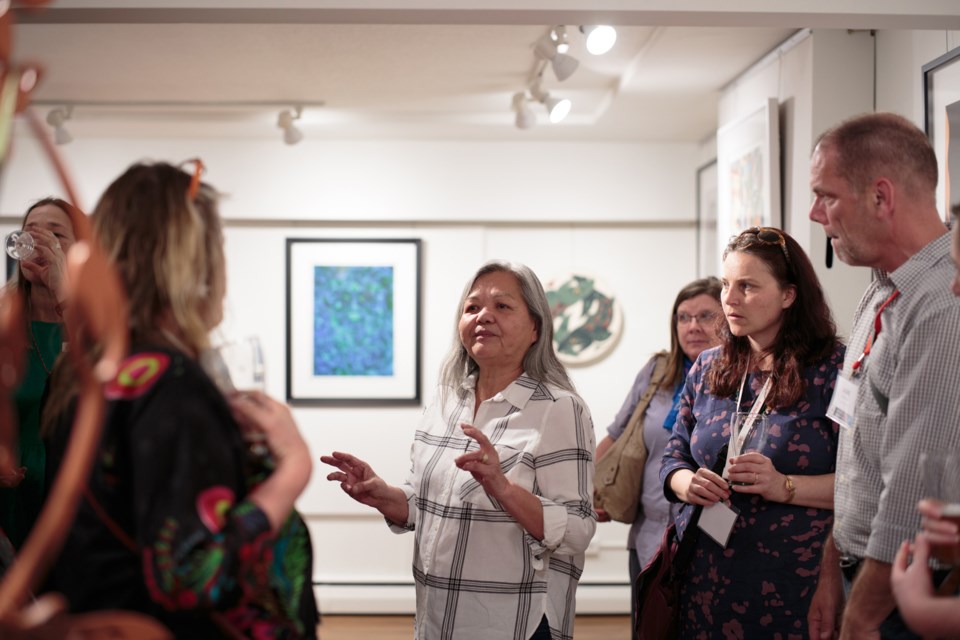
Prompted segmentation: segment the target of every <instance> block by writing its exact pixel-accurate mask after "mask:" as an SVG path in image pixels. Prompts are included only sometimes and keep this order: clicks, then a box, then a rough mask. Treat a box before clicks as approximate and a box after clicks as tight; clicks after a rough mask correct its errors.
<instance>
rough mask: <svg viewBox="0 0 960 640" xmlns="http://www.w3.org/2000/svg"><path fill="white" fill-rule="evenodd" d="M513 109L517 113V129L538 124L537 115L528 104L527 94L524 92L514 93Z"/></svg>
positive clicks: (515, 122)
mask: <svg viewBox="0 0 960 640" xmlns="http://www.w3.org/2000/svg"><path fill="white" fill-rule="evenodd" d="M513 110H514V111H515V112H516V114H517V118H516V120H515V121H514V124H516V125H517V129H529V128H531V127H533V126H534V125H535V124H537V116H536V115H534V113H533V110H532V109H531V108H530V106H529V105H528V104H527V94H525V93H524V92H522V91H518V92H517V93H515V94H513Z"/></svg>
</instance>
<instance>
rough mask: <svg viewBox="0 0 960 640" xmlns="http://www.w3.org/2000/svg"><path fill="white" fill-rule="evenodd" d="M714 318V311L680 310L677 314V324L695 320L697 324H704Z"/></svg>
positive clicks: (715, 315) (715, 313) (715, 314)
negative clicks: (687, 311) (685, 311)
mask: <svg viewBox="0 0 960 640" xmlns="http://www.w3.org/2000/svg"><path fill="white" fill-rule="evenodd" d="M716 318H717V312H716V311H701V312H700V313H693V314H690V313H683V312H681V313H678V314H677V324H690V323H691V322H693V321H694V320H696V321H697V323H698V324H700V325H705V324H708V323H710V322H713V321H714V320H716Z"/></svg>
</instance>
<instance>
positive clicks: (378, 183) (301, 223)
mask: <svg viewBox="0 0 960 640" xmlns="http://www.w3.org/2000/svg"><path fill="white" fill-rule="evenodd" d="M957 45H960V38H958V36H957V32H942V31H941V32H909V31H908V32H889V31H888V32H879V33H878V34H877V37H876V60H877V72H876V77H877V82H876V103H877V104H876V107H877V108H878V109H890V110H895V111H900V112H903V113H905V114H907V115H910V116H911V117H913V118H914V120H915V121H916V122H918V124H921V125H922V122H923V113H922V96H921V94H920V82H919V77H920V71H919V70H920V67H921V66H922V65H923V64H925V63H926V62H928V61H929V60H932V59H933V58H935V57H937V56H938V55H941V54H942V53H944V52H946V50H948V48H951V47H953V46H957ZM873 46H874V43H873V41H872V40H871V39H870V36H869V34H864V33H855V34H847V32H846V31H833V32H823V31H815V32H814V33H813V35H812V37H811V38H809V39H807V40H805V41H803V42H800V43H799V44H796V45H795V46H794V47H793V48H791V49H790V50H789V51H786V52H784V53H783V55H780V56H775V57H772V58H770V59H768V60H766V61H765V63H764V64H762V65H760V66H758V67H757V68H755V69H753V70H751V71H750V72H749V73H747V74H745V75H744V76H743V77H742V78H739V79H738V80H737V81H735V82H734V83H732V84H731V85H730V86H729V87H728V88H727V89H726V90H725V91H724V93H723V96H722V100H721V104H720V112H719V115H720V123H721V124H723V123H726V122H729V121H731V120H734V119H736V118H737V117H739V116H740V115H742V114H744V113H746V112H749V111H750V110H752V109H754V108H756V105H757V104H758V103H759V101H761V100H763V99H765V98H766V97H767V96H776V97H777V98H778V100H779V102H780V105H781V109H780V116H781V130H782V132H783V133H782V139H781V148H782V152H783V175H784V184H783V187H782V191H783V199H784V203H785V206H784V225H785V226H786V228H787V230H788V231H790V232H791V233H792V234H794V235H795V236H796V237H797V239H798V241H799V242H800V243H801V244H802V245H804V246H805V247H806V248H807V249H809V250H810V251H811V256H812V259H813V260H814V264H820V265H822V254H823V246H824V242H823V235H822V231H821V230H820V229H819V227H817V226H811V225H809V223H808V221H807V220H806V212H807V207H808V206H809V201H810V200H809V189H808V167H809V155H810V152H811V149H812V142H813V140H814V139H815V137H816V135H817V134H818V133H819V132H820V131H821V130H822V128H825V127H826V126H829V125H830V124H833V123H834V122H836V121H837V120H839V119H840V118H842V117H845V116H846V115H852V114H854V113H858V112H862V111H869V110H872V109H873V90H874V87H873V80H872V79H873V73H874V72H873V67H872V65H873V60H874V57H873ZM15 143H16V145H17V146H16V153H15V154H14V156H13V160H12V161H11V163H10V164H9V166H8V167H7V168H6V171H5V174H4V180H3V189H2V190H0V212H2V214H3V215H2V216H0V232H5V231H7V230H9V229H10V228H12V226H13V225H14V224H15V223H16V221H17V220H18V219H19V215H20V212H22V210H23V209H24V208H25V206H26V205H27V203H28V202H30V201H32V200H34V199H36V198H38V197H40V196H43V195H47V194H49V193H59V188H58V187H57V183H56V180H55V176H54V174H53V172H52V171H51V169H50V167H49V166H48V165H47V164H46V162H45V161H44V160H43V159H42V158H41V156H40V155H39V154H38V151H37V148H36V147H35V145H34V144H33V143H32V142H31V141H30V140H29V139H24V138H23V136H22V135H21V134H18V137H17V139H16V141H15ZM713 144H714V143H713V141H712V140H708V141H705V142H704V144H703V145H701V146H700V147H699V148H697V147H696V146H694V145H686V144H657V145H633V144H585V143H569V144H568V143H530V144H519V143H482V142H459V141H448V142H418V141H394V142H385V143H378V142H369V141H353V142H351V141H337V142H325V143H320V142H310V141H304V143H302V144H301V145H298V146H297V147H293V148H290V147H284V146H282V145H280V144H278V143H276V142H274V141H263V140H246V141H245V140H233V141H226V140H160V139H142V140H132V139H100V140H78V141H76V142H74V143H73V144H71V145H70V146H68V147H64V148H63V151H64V154H65V156H66V158H67V160H68V165H69V167H70V169H71V172H72V174H73V175H74V177H75V179H76V182H77V187H78V191H79V194H80V198H81V202H82V203H83V204H85V205H86V206H88V207H91V206H92V205H93V203H94V201H95V199H96V198H97V196H98V195H99V193H100V191H101V190H102V189H103V188H104V187H105V186H106V185H107V183H108V182H109V181H110V180H112V179H113V178H114V177H115V176H116V175H118V174H119V173H120V172H121V171H122V170H123V168H125V167H126V166H127V165H128V164H129V163H131V162H133V161H135V160H138V159H141V158H153V159H164V160H170V161H179V160H183V159H186V158H190V157H194V156H198V155H199V156H201V157H203V159H204V160H205V162H206V163H207V165H208V167H209V173H208V174H207V178H208V180H209V181H210V182H212V183H213V184H215V185H217V186H218V187H219V188H220V189H222V190H223V191H226V192H228V194H229V198H228V199H227V200H226V201H225V202H224V203H223V207H222V212H223V214H224V216H225V218H226V220H227V223H226V224H227V229H226V242H227V259H228V267H229V274H228V277H229V282H230V291H229V296H228V301H227V317H226V320H225V323H224V327H223V333H224V334H226V335H245V334H257V335H259V336H260V337H261V338H262V339H263V341H264V346H265V350H266V358H267V364H268V389H269V391H270V392H271V393H272V394H274V395H276V396H282V395H283V393H284V389H285V380H284V378H283V376H284V369H285V366H284V359H285V340H286V337H285V317H284V314H285V310H284V309H285V289H284V286H285V283H284V239H285V238H287V237H326V238H329V237H343V238H346V237H350V238H357V237H391V238H393V237H416V238H421V239H423V251H424V274H423V286H424V292H423V293H424V304H423V310H422V314H423V351H422V357H423V371H424V379H423V388H424V390H425V394H426V395H429V390H430V389H431V387H432V386H433V384H434V383H435V380H436V372H437V368H438V366H439V363H440V361H441V359H442V358H443V356H444V354H445V352H446V350H447V348H448V346H449V344H450V340H451V339H452V329H453V327H452V323H453V311H454V309H453V307H454V305H455V303H456V298H457V295H458V294H459V291H460V289H461V287H462V286H463V283H464V281H465V279H466V278H467V277H468V275H469V274H470V273H471V272H472V271H473V270H474V269H475V268H476V267H477V266H478V265H479V264H480V263H482V262H483V261H485V260H486V259H489V258H493V257H500V258H508V259H512V260H517V261H521V262H525V263H527V264H529V265H530V266H532V267H533V268H534V270H536V271H537V273H538V274H540V276H541V277H542V278H543V279H545V280H546V279H549V278H550V277H552V276H553V275H560V274H563V273H565V272H568V271H572V270H578V271H584V272H590V273H594V274H597V275H599V276H601V277H602V278H603V279H604V280H606V281H607V282H608V283H609V284H610V285H611V288H612V290H614V291H616V292H617V293H618V294H619V295H620V297H621V301H622V303H623V306H624V314H625V329H624V335H623V339H622V341H621V342H620V344H619V346H618V347H617V349H616V350H615V351H614V352H613V353H612V354H611V355H610V356H609V357H608V358H607V359H605V360H603V361H601V362H599V363H597V364H595V365H593V366H589V367H585V368H578V369H574V370H572V375H573V378H574V381H575V383H576V384H577V386H578V388H579V389H580V391H581V393H582V395H583V396H584V398H585V399H586V401H587V403H588V405H589V406H590V408H591V410H592V413H593V417H594V423H595V426H596V430H597V434H598V437H602V435H603V429H604V427H605V426H606V425H607V423H609V421H610V420H611V419H612V417H613V415H614V413H615V412H616V410H617V409H618V408H619V406H620V402H621V401H622V398H623V396H624V394H625V393H626V391H627V388H628V386H629V384H630V382H631V381H632V379H633V376H634V375H635V373H636V370H637V368H638V367H639V366H640V365H641V364H642V363H643V362H644V361H645V359H646V358H647V357H648V356H649V354H650V353H652V352H653V351H655V350H656V349H659V348H662V347H664V346H666V344H667V341H668V329H667V327H668V317H667V316H668V314H669V308H670V303H671V302H672V298H673V296H674V294H675V292H676V291H677V289H679V287H680V286H682V285H683V284H685V283H686V282H688V281H689V280H691V279H692V278H694V277H695V263H694V244H695V233H694V229H693V220H694V216H695V213H694V210H695V193H694V184H695V182H694V180H695V172H696V167H697V166H699V165H700V164H702V163H703V162H704V161H705V160H706V159H709V157H712V156H713V155H714V148H713ZM820 269H821V270H820V275H821V277H822V278H823V279H824V281H825V285H826V286H827V289H828V295H829V296H830V298H831V303H832V305H833V308H834V311H835V313H836V315H837V320H838V322H839V323H840V325H841V327H845V326H848V324H849V319H850V317H851V316H852V307H851V308H850V309H849V310H848V309H847V307H849V306H850V305H853V304H855V302H856V299H857V298H858V297H859V295H860V292H861V291H862V290H863V288H864V285H865V279H866V278H867V277H868V275H867V274H866V273H865V270H862V269H861V270H855V269H851V270H850V271H851V272H852V273H851V280H847V279H845V278H846V275H845V274H846V272H845V269H846V267H845V266H843V265H840V264H838V262H835V263H834V269H833V270H831V272H828V273H827V272H825V271H824V270H823V269H822V267H820ZM858 278H859V279H860V280H858ZM419 413H420V409H418V408H369V409H365V408H355V409H348V408H330V409H319V408H297V409H295V415H296V417H297V419H298V422H299V423H300V425H301V428H302V429H303V431H304V433H305V434H306V437H307V440H308V442H309V444H310V447H311V449H312V451H313V453H314V455H315V457H316V456H319V454H320V453H322V452H326V451H330V450H332V449H344V450H348V451H352V452H354V453H356V454H357V455H360V456H362V457H365V458H366V459H367V460H368V461H369V462H371V463H372V464H373V466H374V467H375V468H376V469H377V470H378V471H379V472H380V473H381V474H382V475H383V476H384V477H386V478H387V479H388V480H390V481H392V482H397V481H400V480H401V479H402V477H403V475H404V473H405V471H406V469H407V461H406V455H407V451H408V448H409V443H410V439H411V434H412V431H413V429H414V428H415V426H416V423H417V420H418V417H419ZM324 476H325V471H324V470H322V469H319V468H317V469H316V470H315V473H314V478H313V481H312V482H311V484H310V486H309V488H308V490H307V492H306V494H305V495H304V496H303V498H302V500H301V501H300V503H299V507H300V508H301V510H302V511H303V512H304V514H305V515H306V516H307V519H308V522H309V524H310V527H311V529H312V531H313V534H314V543H315V547H316V554H317V559H316V572H315V578H316V580H318V581H319V582H321V583H322V586H321V587H320V588H319V589H318V593H319V594H320V596H321V605H322V607H323V609H324V610H326V611H328V612H337V611H340V612H350V611H368V612H391V611H410V610H412V604H413V593H412V587H410V586H409V585H410V583H411V577H410V569H409V565H410V554H411V549H412V537H411V536H394V535H393V534H390V533H389V532H388V531H387V530H386V528H385V527H384V526H383V524H382V522H381V521H380V520H379V519H378V518H376V517H373V516H372V515H371V514H370V513H369V512H368V511H366V510H364V509H363V508H362V507H360V506H359V505H356V504H354V503H353V502H352V501H350V500H349V499H348V498H346V497H345V496H342V495H340V493H339V489H338V488H337V487H335V486H333V485H329V484H328V483H326V482H325V481H324V480H323V477H324ZM626 529H627V527H626V526H624V525H619V524H605V525H601V526H600V527H599V528H598V534H597V537H596V540H595V541H594V545H593V547H592V548H591V555H590V557H589V559H588V562H587V566H586V572H585V574H584V579H583V581H582V588H581V591H580V597H579V603H580V608H581V610H582V611H621V612H622V611H626V610H627V607H628V597H627V590H626V586H625V585H626V553H625V552H624V550H623V549H624V546H625V538H626ZM611 583H613V584H617V583H619V585H620V586H614V587H609V586H604V585H608V584H611ZM350 585H355V586H350ZM389 585H396V586H389Z"/></svg>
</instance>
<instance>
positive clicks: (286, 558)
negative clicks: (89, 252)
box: [49, 163, 317, 638]
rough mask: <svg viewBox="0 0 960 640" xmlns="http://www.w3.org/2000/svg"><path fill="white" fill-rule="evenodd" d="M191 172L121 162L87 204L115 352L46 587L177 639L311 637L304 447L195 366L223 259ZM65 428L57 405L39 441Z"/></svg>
mask: <svg viewBox="0 0 960 640" xmlns="http://www.w3.org/2000/svg"><path fill="white" fill-rule="evenodd" d="M199 168H200V165H199V163H198V167H197V171H196V173H194V174H193V175H192V176H191V174H190V173H187V172H185V171H183V170H182V169H180V168H178V167H174V166H171V165H169V164H164V163H156V164H136V165H133V166H132V167H130V168H129V169H127V171H126V172H125V173H124V174H123V175H121V176H120V177H119V178H117V179H116V180H114V182H113V183H112V184H111V185H110V186H109V187H108V188H107V190H106V191H105V192H104V194H103V195H102V196H101V198H100V201H99V203H98V204H97V206H96V209H95V210H94V213H93V227H94V234H95V236H96V239H97V241H98V242H99V243H100V245H101V246H102V247H103V250H104V253H105V254H106V256H107V257H108V259H109V260H110V261H111V262H112V263H113V266H114V267H115V269H116V271H117V273H118V275H119V277H120V280H121V282H122V284H123V286H124V289H125V291H126V293H127V296H128V298H129V315H128V325H129V327H130V344H131V348H130V354H129V356H128V357H127V358H126V359H125V360H124V362H123V363H122V364H121V366H120V371H119V372H118V374H117V376H116V378H115V379H114V380H113V381H112V382H110V383H108V384H107V385H105V388H104V394H105V396H106V399H107V407H106V411H105V419H104V425H103V435H102V437H101V444H100V449H99V451H98V452H97V455H96V457H95V458H94V464H93V469H92V471H91V474H90V479H89V481H88V484H87V487H86V488H85V491H84V499H83V501H82V502H81V504H80V508H79V511H78V513H77V517H76V520H75V522H74V524H73V526H72V527H71V529H70V532H69V535H68V537H67V541H66V544H65V545H64V547H63V551H62V552H61V555H60V558H59V560H58V561H57V563H56V564H55V566H54V569H53V572H52V576H51V584H50V585H49V586H50V587H51V588H52V589H53V590H55V591H58V592H60V593H62V594H63V595H64V596H66V598H67V600H68V602H69V605H70V610H71V612H74V613H82V612H89V611H100V610H104V609H115V610H127V611H135V612H139V613H143V614H147V615H149V616H151V617H153V618H155V619H157V620H158V621H159V622H161V623H162V624H163V625H165V626H166V627H167V628H168V629H169V630H170V631H171V632H172V633H173V636H174V637H177V638H313V637H316V625H317V610H316V604H315V602H314V596H313V584H312V579H311V577H312V572H313V568H312V551H311V545H310V537H309V534H308V532H307V529H306V525H305V524H304V522H303V520H302V519H301V518H300V516H299V515H298V514H297V513H296V511H295V510H294V501H295V500H296V499H297V497H298V496H299V495H300V493H301V492H302V491H303V490H304V488H305V487H306V485H307V482H308V481H309V478H310V474H311V470H312V462H311V457H310V453H309V451H308V450H307V446H306V444H305V443H304V441H303V439H302V437H301V436H300V433H299V431H298V430H297V426H296V423H295V422H294V420H293V417H292V415H291V413H290V410H289V409H288V408H287V407H286V406H285V405H284V404H282V403H280V402H277V401H276V400H273V399H271V398H269V397H268V396H266V395H264V394H263V393H261V392H258V391H245V392H243V393H235V394H231V395H230V396H229V397H227V396H225V395H224V394H223V393H221V391H220V390H219V389H218V387H217V386H216V385H215V384H214V382H213V381H212V379H211V378H210V376H208V375H207V373H206V372H205V371H204V370H203V368H202V367H201V365H200V356H201V354H202V353H204V352H205V350H207V349H208V348H209V339H208V334H209V332H210V331H211V330H212V329H213V328H214V327H215V326H217V325H218V324H219V323H220V320H221V319H222V317H223V301H224V297H225V295H226V264H225V260H224V252H223V233H222V227H221V223H220V217H219V214H218V212H217V193H216V192H215V191H214V189H213V188H212V187H210V186H209V185H207V184H205V183H202V182H200V180H199ZM71 423H72V420H71V419H70V416H69V411H68V412H67V413H66V414H64V416H63V419H62V420H60V421H59V422H58V427H59V428H58V429H56V430H55V432H54V434H53V435H52V437H51V449H52V450H54V451H60V452H62V451H63V450H64V448H65V441H66V439H67V438H68V437H69V433H68V431H69V430H68V429H65V428H64V426H65V425H69V424H71ZM251 432H259V433H260V434H262V439H263V441H265V442H266V445H267V447H268V449H269V453H265V452H263V451H262V450H261V449H259V448H257V447H255V446H252V444H251V443H250V442H248V440H247V439H246V438H245V437H244V434H250V433H251Z"/></svg>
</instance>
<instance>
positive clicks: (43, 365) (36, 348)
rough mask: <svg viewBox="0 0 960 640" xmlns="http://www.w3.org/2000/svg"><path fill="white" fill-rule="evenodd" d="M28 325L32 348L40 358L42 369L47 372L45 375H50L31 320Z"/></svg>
mask: <svg viewBox="0 0 960 640" xmlns="http://www.w3.org/2000/svg"><path fill="white" fill-rule="evenodd" d="M27 324H28V325H29V327H30V338H31V339H32V340H33V348H34V349H35V350H36V352H37V358H39V359H40V366H41V367H43V370H44V371H46V372H47V375H48V376H49V375H50V369H48V368H47V363H46V362H44V361H43V354H42V353H41V352H40V345H39V344H37V336H36V335H34V333H33V322H28V323H27Z"/></svg>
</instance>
